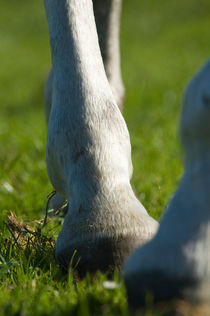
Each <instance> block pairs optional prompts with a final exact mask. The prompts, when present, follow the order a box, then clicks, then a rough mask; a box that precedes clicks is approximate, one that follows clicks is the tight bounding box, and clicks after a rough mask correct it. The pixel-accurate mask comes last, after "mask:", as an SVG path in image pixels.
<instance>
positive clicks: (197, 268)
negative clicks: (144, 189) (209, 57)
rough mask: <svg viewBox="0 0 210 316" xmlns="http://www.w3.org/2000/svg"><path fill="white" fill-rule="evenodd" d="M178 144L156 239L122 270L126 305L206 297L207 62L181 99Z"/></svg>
mask: <svg viewBox="0 0 210 316" xmlns="http://www.w3.org/2000/svg"><path fill="white" fill-rule="evenodd" d="M180 131H181V133H180V134H181V141H182V144H183V148H184V152H185V172H184V175H183V177H182V179H181V181H180V184H179V187H178V189H177V191H176V193H175V195H174V196H173V198H172V200H171V203H170V205H169V207H168V209H167V211H166V213H165V215H164V217H163V219H162V221H161V224H160V227H159V230H158V232H157V234H156V236H155V237H154V238H153V239H152V240H151V241H150V242H149V243H148V244H146V245H144V246H143V247H142V248H141V249H138V250H136V251H135V252H134V253H133V254H132V255H131V257H130V258H129V259H128V261H127V263H126V264H125V268H124V276H125V282H126V286H127V291H128V298H129V301H130V304H131V305H132V306H134V307H136V306H139V305H141V304H144V303H145V295H146V293H147V292H150V294H152V295H153V298H154V300H155V301H158V300H166V299H170V298H176V297H178V298H184V299H191V300H193V299H201V300H204V299H208V300H209V298H210V62H207V63H206V64H205V65H204V66H203V68H202V69H201V70H200V71H199V72H198V74H197V75H196V76H195V77H194V78H193V79H192V81H191V82H190V84H189V86H188V88H187V90H186V93H185V97H184V107H183V112H182V117H181V129H180Z"/></svg>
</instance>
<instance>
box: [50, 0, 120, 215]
mask: <svg viewBox="0 0 210 316" xmlns="http://www.w3.org/2000/svg"><path fill="white" fill-rule="evenodd" d="M121 6H122V0H93V9H94V16H95V20H96V27H97V33H98V38H99V45H100V50H101V54H102V58H103V63H104V68H105V71H106V75H107V78H108V80H109V84H110V86H111V89H112V92H113V95H114V98H115V101H116V102H117V105H118V106H119V108H120V110H121V111H122V109H123V103H124V95H125V90H124V85H123V82H122V75H121V67H120V42H119V38H120V37H119V35H120V34H119V33H120V16H121ZM52 93H53V69H51V70H50V73H49V75H48V79H47V82H46V85H45V91H44V104H45V117H46V121H47V123H48V120H49V115H50V111H51V106H52ZM64 203H65V199H64V197H62V196H61V195H60V194H59V193H56V194H55V196H54V197H53V198H52V199H51V200H50V202H49V209H54V211H55V212H56V211H57V209H59V208H60V207H61V206H62V205H63V204H64Z"/></svg>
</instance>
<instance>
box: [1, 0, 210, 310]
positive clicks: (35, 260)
mask: <svg viewBox="0 0 210 316" xmlns="http://www.w3.org/2000/svg"><path fill="white" fill-rule="evenodd" d="M0 8H1V10H0V38H1V41H0V143H1V146H0V210H1V213H0V231H1V232H0V315H2V316H3V315H7V316H10V315H36V316H39V315H129V313H128V308H127V303H126V292H125V288H124V285H123V283H122V282H121V281H120V280H119V276H118V274H117V272H116V275H115V281H116V282H117V285H119V286H117V287H116V288H115V289H109V288H107V287H106V283H105V281H106V279H107V277H106V275H100V274H97V275H96V276H95V277H94V278H91V277H90V276H87V277H86V279H85V280H83V281H81V282H78V283H75V282H74V280H73V278H72V273H71V271H70V272H69V275H68V276H64V275H62V273H61V271H60V269H59V266H58V265H57V264H56V262H55V260H54V251H53V245H54V241H55V239H56V235H57V234H58V232H59V230H60V227H61V222H62V220H61V219H60V218H57V219H55V220H50V219H49V220H48V224H47V225H46V226H45V227H43V225H42V223H41V222H39V220H40V218H41V214H42V212H43V210H44V209H45V205H46V202H47V196H48V194H49V193H50V192H51V191H52V190H53V188H52V186H51V184H50V183H49V180H48V177H47V172H46V165H45V144H46V130H47V129H46V124H45V118H44V111H43V87H44V83H45V79H46V76H47V73H48V70H49V68H50V51H49V43H48V32H47V23H46V18H45V14H44V8H43V1H41V0H30V1H28V0H21V1H18V0H9V1H8V0H0ZM209 47H210V2H209V0H177V1H168V0H159V1H154V0H153V1H148V0H141V1H139V0H132V1H131V0H124V5H123V15H122V31H121V50H122V71H123V78H124V83H125V86H126V104H125V110H124V116H125V119H126V122H127V125H128V128H129V131H130V136H131V142H132V157H133V166H134V174H133V179H132V184H133V187H134V189H135V192H136V194H137V195H138V197H139V198H140V200H141V202H142V203H143V204H144V206H145V207H146V208H147V210H148V212H149V213H150V214H151V215H152V216H153V217H154V218H156V219H159V218H160V216H161V214H162V212H163V211H164V209H165V207H166V205H167V203H168V202H169V200H170V197H171V195H172V193H173V191H174V190H175V188H176V186H177V184H178V181H179V178H180V176H181V174H182V156H183V155H182V150H181V148H180V144H179V140H178V126H179V117H180V112H181V105H182V94H183V90H184V88H185V86H186V84H187V82H188V81H189V80H190V78H191V77H192V76H193V75H194V73H195V72H196V71H197V70H198V69H199V67H200V66H201V65H202V64H203V63H204V62H205V61H206V60H207V59H208V58H209ZM11 211H12V212H13V214H16V216H17V218H16V217H15V215H13V216H10V217H9V219H8V216H9V215H10V212H11ZM22 222H24V223H25V222H27V225H26V224H24V223H22ZM20 230H21V231H24V233H22V234H21V235H20V236H19V233H18V232H20ZM164 308H165V307H162V310H154V309H153V310H151V309H149V308H148V309H147V310H146V311H142V312H141V315H162V314H163V309H164ZM194 312H195V311H194ZM191 315H192V313H191ZM197 315H198V314H197Z"/></svg>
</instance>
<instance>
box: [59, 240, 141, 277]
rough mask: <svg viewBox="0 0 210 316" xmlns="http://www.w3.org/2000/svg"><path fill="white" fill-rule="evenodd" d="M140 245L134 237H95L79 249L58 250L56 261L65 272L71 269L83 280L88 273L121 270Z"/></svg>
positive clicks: (72, 247)
mask: <svg viewBox="0 0 210 316" xmlns="http://www.w3.org/2000/svg"><path fill="white" fill-rule="evenodd" d="M139 244H140V242H139V240H138V239H137V238H134V237H125V236H121V237H120V236H118V237H117V238H116V237H115V238H113V237H95V238H94V239H92V240H87V241H84V242H83V243H80V244H78V245H77V247H75V246H69V247H66V248H63V249H62V251H57V249H56V259H57V260H58V262H59V264H60V266H61V268H62V270H63V272H67V271H68V269H69V268H71V269H73V271H74V272H76V275H77V276H78V277H79V278H83V277H84V276H85V275H86V273H87V272H88V273H90V274H93V273H95V272H97V271H101V272H107V273H108V274H112V273H113V272H114V270H115V269H116V268H118V269H121V267H122V265H123V264H124V262H125V260H126V259H127V257H128V256H129V254H130V253H131V252H132V251H133V250H134V249H136V248H137V247H138V246H139Z"/></svg>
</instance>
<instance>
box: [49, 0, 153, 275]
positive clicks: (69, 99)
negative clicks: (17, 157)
mask: <svg viewBox="0 0 210 316" xmlns="http://www.w3.org/2000/svg"><path fill="white" fill-rule="evenodd" d="M44 2H45V9H46V13H47V19H48V25H49V32H50V43H51V54H52V62H53V71H54V80H53V98H52V101H53V102H52V110H51V114H50V119H49V126H48V137H47V153H46V158H47V168H48V174H49V177H50V179H51V182H52V184H53V186H54V187H55V189H56V190H57V191H58V192H59V193H60V194H62V195H63V196H65V197H66V198H67V199H68V198H71V203H70V206H69V209H68V212H67V215H66V217H65V221H64V224H63V227H62V230H61V232H60V234H59V237H58V240H57V243H56V255H57V258H58V260H59V262H60V263H61V264H62V265H63V267H64V268H67V267H68V264H69V262H70V260H71V257H72V254H73V252H74V250H75V249H76V250H77V256H76V259H77V258H78V257H80V258H81V260H80V263H79V266H78V270H79V271H80V273H84V272H85V271H86V270H88V271H96V270H98V269H101V270H106V269H108V268H109V267H110V266H111V267H116V266H118V267H119V266H121V264H122V263H123V262H124V260H125V258H126V257H127V256H128V254H129V253H130V252H131V251H132V250H134V249H135V248H136V247H137V246H138V245H140V244H143V243H145V242H146V241H147V240H148V239H150V238H151V237H152V235H153V234H154V232H155V231H156V229H157V225H158V224H157V222H156V221H155V220H153V219H152V218H151V217H150V216H149V215H148V214H147V212H146V210H145V209H144V207H143V206H142V205H141V203H140V202H139V201H138V200H137V199H136V197H135V195H134V193H133V190H132V188H131V185H130V178H131V175H132V163H131V148H130V139H129V134H128V130H127V127H126V124H125V121H124V119H123V117H122V115H121V113H120V110H119V108H118V106H117V104H116V102H115V99H114V97H113V94H112V91H111V89H110V85H109V83H108V80H107V77H106V74H105V71H104V66H103V61H102V58H101V53H100V48H99V45H98V37H97V31H96V25H95V19H94V15H93V6H92V1H91V0H80V1H78V0H54V1H51V0H45V1H44Z"/></svg>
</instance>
